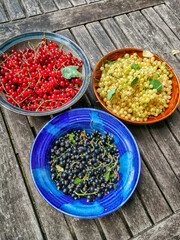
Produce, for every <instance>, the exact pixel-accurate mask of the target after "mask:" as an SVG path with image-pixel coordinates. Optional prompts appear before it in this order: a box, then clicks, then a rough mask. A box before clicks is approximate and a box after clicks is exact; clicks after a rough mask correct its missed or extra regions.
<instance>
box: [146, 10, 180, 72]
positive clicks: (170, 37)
mask: <svg viewBox="0 0 180 240" xmlns="http://www.w3.org/2000/svg"><path fill="white" fill-rule="evenodd" d="M142 13H143V14H144V16H145V17H146V18H147V19H148V20H149V21H150V22H151V24H152V25H153V27H154V28H156V29H158V30H159V33H160V34H161V37H162V38H164V39H166V41H167V42H168V45H169V48H170V49H169V52H168V53H167V54H170V55H172V53H171V51H172V50H173V49H174V48H175V49H180V41H179V39H178V38H177V36H176V34H174V33H173V31H172V30H171V29H170V28H169V27H168V26H167V24H166V23H165V22H164V21H163V20H162V18H161V17H160V16H159V15H158V14H157V13H156V12H155V11H154V9H153V8H148V9H144V10H142ZM164 14H166V12H165V13H164ZM179 25H180V21H179ZM174 57H176V58H177V59H178V60H180V55H178V54H177V55H176V56H174ZM179 76H180V75H179Z"/></svg>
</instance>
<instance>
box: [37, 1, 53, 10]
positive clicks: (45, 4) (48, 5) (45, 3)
mask: <svg viewBox="0 0 180 240" xmlns="http://www.w3.org/2000/svg"><path fill="white" fill-rule="evenodd" d="M39 2H40V5H41V7H42V9H43V11H44V12H45V13H49V12H53V11H56V10H57V7H56V5H55V3H54V2H53V0H39Z"/></svg>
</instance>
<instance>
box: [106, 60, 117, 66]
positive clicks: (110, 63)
mask: <svg viewBox="0 0 180 240" xmlns="http://www.w3.org/2000/svg"><path fill="white" fill-rule="evenodd" d="M115 62H117V60H114V61H108V60H107V64H108V65H113V64H114V63H115Z"/></svg>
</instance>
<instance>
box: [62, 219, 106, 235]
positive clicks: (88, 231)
mask: <svg viewBox="0 0 180 240" xmlns="http://www.w3.org/2000/svg"><path fill="white" fill-rule="evenodd" d="M66 218H67V219H68V221H70V222H71V224H72V225H73V228H74V231H75V234H76V237H77V239H78V240H92V239H97V240H102V237H101V235H100V233H99V231H98V228H97V226H96V224H95V221H94V220H93V219H80V218H72V217H68V216H67V217H66Z"/></svg>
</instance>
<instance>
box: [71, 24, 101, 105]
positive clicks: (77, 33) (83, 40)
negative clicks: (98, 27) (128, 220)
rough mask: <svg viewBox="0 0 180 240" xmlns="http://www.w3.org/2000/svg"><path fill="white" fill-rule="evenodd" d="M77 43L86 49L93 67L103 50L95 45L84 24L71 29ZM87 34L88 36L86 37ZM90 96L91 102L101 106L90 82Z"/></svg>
mask: <svg viewBox="0 0 180 240" xmlns="http://www.w3.org/2000/svg"><path fill="white" fill-rule="evenodd" d="M71 31H72V33H73V35H74V37H75V39H76V41H77V43H78V44H79V45H80V47H81V48H82V49H83V50H84V52H85V54H86V56H87V57H88V59H89V62H90V65H91V68H92V69H93V68H94V67H95V65H96V63H97V62H98V61H99V59H100V58H101V56H102V55H101V52H100V51H99V49H98V48H97V46H96V45H95V43H94V41H93V39H92V38H91V36H90V35H89V33H88V31H87V30H86V28H85V27H84V26H79V27H75V28H72V29H71ZM84 36H86V37H84ZM87 94H88V97H89V98H90V101H91V103H92V104H93V105H94V106H96V107H97V108H99V106H100V105H99V103H97V102H96V97H95V94H94V91H93V88H92V84H91V83H90V85H89V87H88V89H87Z"/></svg>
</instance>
